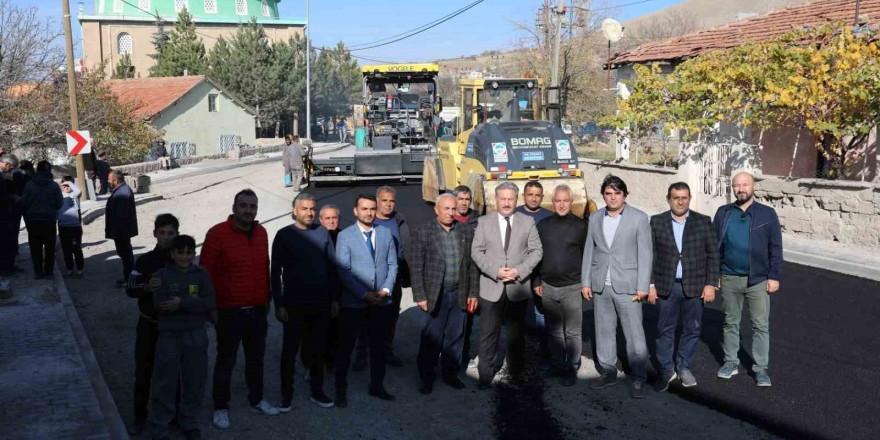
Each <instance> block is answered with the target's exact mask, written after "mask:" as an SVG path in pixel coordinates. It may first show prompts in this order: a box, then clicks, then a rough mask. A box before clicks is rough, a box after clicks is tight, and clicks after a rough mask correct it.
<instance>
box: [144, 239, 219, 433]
mask: <svg viewBox="0 0 880 440" xmlns="http://www.w3.org/2000/svg"><path fill="white" fill-rule="evenodd" d="M195 256H196V242H195V240H194V239H193V238H192V237H190V236H188V235H179V236H177V237H175V238H174V240H172V242H171V259H172V260H173V261H174V263H173V264H169V265H168V266H166V267H165V268H164V269H161V270H159V271H158V272H156V274H155V275H154V276H153V277H154V278H155V279H158V280H159V283H158V284H160V285H159V287H158V288H157V289H155V293H154V294H153V305H154V306H155V307H156V310H157V312H158V315H159V342H158V343H157V345H156V364H155V367H154V371H153V383H152V386H151V388H152V396H151V397H150V415H149V418H150V422H151V424H152V425H153V430H154V432H153V434H154V438H156V439H165V438H170V437H169V434H168V425H169V423H171V420H173V419H174V416H175V411H177V421H178V424H179V425H180V427H181V428H182V429H183V431H184V433H185V434H186V438H187V439H188V440H193V439H201V438H202V435H201V431H200V430H199V428H198V426H199V425H198V420H199V408H200V407H201V403H202V398H203V397H204V394H205V381H206V380H207V372H208V333H207V332H206V331H205V321H207V317H208V314H209V313H210V312H211V310H213V309H214V287H213V286H212V285H211V278H210V276H208V273H207V272H205V270H204V269H202V268H201V267H199V266H196V265H195V264H193V259H195ZM178 377H179V378H180V381H181V387H182V393H181V398H180V404H179V405H176V406H175V403H174V402H175V392H176V390H177V380H178Z"/></svg>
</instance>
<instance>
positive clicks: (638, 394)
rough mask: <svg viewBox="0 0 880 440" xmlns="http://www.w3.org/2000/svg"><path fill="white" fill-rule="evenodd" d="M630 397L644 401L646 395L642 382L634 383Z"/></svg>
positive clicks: (630, 390)
mask: <svg viewBox="0 0 880 440" xmlns="http://www.w3.org/2000/svg"><path fill="white" fill-rule="evenodd" d="M629 395H630V396H631V397H632V398H633V399H642V398H644V397H645V395H646V391H645V384H643V383H641V382H633V383H632V388H630V389H629Z"/></svg>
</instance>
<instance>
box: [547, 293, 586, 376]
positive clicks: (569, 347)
mask: <svg viewBox="0 0 880 440" xmlns="http://www.w3.org/2000/svg"><path fill="white" fill-rule="evenodd" d="M541 303H542V304H543V306H544V312H545V317H546V318H547V334H548V336H549V345H550V350H551V353H552V355H553V363H554V366H555V367H556V368H558V369H559V370H560V371H566V372H568V373H574V372H576V371H577V370H578V368H579V367H580V365H581V349H582V347H583V340H582V337H581V327H582V326H583V296H581V285H580V284H574V285H571V286H563V287H554V286H551V285H550V284H547V283H544V297H543V298H541Z"/></svg>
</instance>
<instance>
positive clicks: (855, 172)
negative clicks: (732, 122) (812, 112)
mask: <svg viewBox="0 0 880 440" xmlns="http://www.w3.org/2000/svg"><path fill="white" fill-rule="evenodd" d="M856 3H859V6H858V8H859V12H858V13H859V15H860V16H861V17H867V22H866V23H865V24H866V25H868V26H871V27H873V28H875V29H876V28H877V27H878V25H880V0H861V1H860V2H856V1H853V0H817V1H813V2H809V3H806V4H803V5H798V6H792V7H788V8H785V9H781V10H777V11H773V12H770V13H767V14H763V15H758V16H755V17H751V18H747V19H745V20H740V21H736V22H733V23H730V24H727V25H723V26H718V27H714V28H711V29H708V30H704V31H699V32H695V33H691V34H687V35H682V36H679V37H674V38H670V39H668V40H660V41H653V42H649V43H645V44H643V45H641V46H639V47H636V48H635V49H631V50H628V51H625V52H621V53H618V54H615V55H614V56H613V57H612V58H611V60H609V64H608V66H610V68H611V69H616V70H617V80H618V81H625V80H627V79H630V78H632V77H633V76H634V75H635V71H634V68H633V67H634V66H635V65H637V64H654V63H657V64H659V65H660V67H661V71H662V72H665V73H669V72H672V71H673V70H674V69H675V68H676V66H678V65H679V64H681V63H682V62H684V61H687V60H688V59H690V58H693V57H698V56H700V54H703V53H705V52H708V51H711V50H719V49H721V50H723V49H730V48H733V47H736V46H739V45H743V44H746V43H755V42H761V41H766V40H770V39H773V38H776V37H779V36H781V35H783V34H786V33H788V32H791V31H793V30H796V29H802V28H804V27H815V26H821V25H823V24H827V23H832V22H836V21H852V20H853V19H854V18H855V15H856V7H857V6H856ZM721 131H722V134H724V135H731V134H734V133H744V134H745V135H744V136H741V137H742V138H743V139H741V141H742V142H744V143H746V144H752V145H757V144H759V143H760V144H761V147H762V148H760V151H756V152H754V153H753V154H755V155H756V156H757V157H756V158H755V161H754V162H755V163H756V164H760V166H759V167H758V169H760V170H761V172H762V173H763V174H767V175H778V176H788V177H803V178H811V177H815V176H816V169H817V167H818V166H819V164H820V163H819V161H820V160H821V159H820V158H819V152H818V151H817V149H816V148H815V146H814V145H815V142H816V138H815V137H814V136H813V135H812V134H811V133H810V132H809V131H808V130H806V129H805V128H800V129H799V128H797V127H786V128H779V129H776V130H772V131H765V132H764V133H755V132H752V131H751V130H749V129H745V130H741V129H740V127H734V126H727V127H725V126H722V127H721ZM759 139H760V140H759ZM876 139H877V135H876V129H875V133H873V134H872V136H871V138H870V139H869V140H868V145H867V146H866V147H865V148H866V152H865V154H864V156H863V160H862V161H861V163H859V164H857V165H855V166H853V167H850V168H849V169H848V170H847V172H846V174H845V175H844V176H843V178H844V179H847V180H859V181H865V182H872V181H875V182H880V169H878V164H880V160H878V149H877V143H876Z"/></svg>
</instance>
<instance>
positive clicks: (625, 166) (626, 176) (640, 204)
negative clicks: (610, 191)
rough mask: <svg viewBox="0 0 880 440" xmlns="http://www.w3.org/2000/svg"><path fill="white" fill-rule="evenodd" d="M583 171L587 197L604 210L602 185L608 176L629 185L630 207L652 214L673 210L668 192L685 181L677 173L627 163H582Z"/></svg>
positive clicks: (666, 169)
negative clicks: (668, 201)
mask: <svg viewBox="0 0 880 440" xmlns="http://www.w3.org/2000/svg"><path fill="white" fill-rule="evenodd" d="M580 169H582V170H584V182H585V183H586V185H587V195H588V196H590V198H592V199H593V200H595V201H596V205H598V206H599V207H600V208H601V207H603V206H605V202H604V201H602V195H601V194H600V193H599V190H600V188H601V187H602V181H603V180H604V179H605V176H607V175H609V174H613V175H615V176H617V177H620V178H621V179H623V181H624V182H626V186H627V189H628V190H629V196H628V197H627V199H626V201H627V203H629V204H631V205H633V206H635V207H637V208H639V209H641V210H643V211H645V212H647V213H648V214H657V213H660V212H663V211H666V210H667V209H669V205H668V204H667V203H666V190H667V188H669V185H671V184H673V183H675V182H677V181H679V180H681V179H680V178H679V177H678V172H677V171H676V170H674V169H670V168H659V167H655V166H649V165H633V164H629V163H624V162H621V163H614V162H609V161H601V160H590V159H581V162H580Z"/></svg>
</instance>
